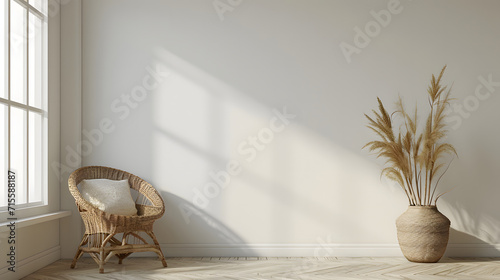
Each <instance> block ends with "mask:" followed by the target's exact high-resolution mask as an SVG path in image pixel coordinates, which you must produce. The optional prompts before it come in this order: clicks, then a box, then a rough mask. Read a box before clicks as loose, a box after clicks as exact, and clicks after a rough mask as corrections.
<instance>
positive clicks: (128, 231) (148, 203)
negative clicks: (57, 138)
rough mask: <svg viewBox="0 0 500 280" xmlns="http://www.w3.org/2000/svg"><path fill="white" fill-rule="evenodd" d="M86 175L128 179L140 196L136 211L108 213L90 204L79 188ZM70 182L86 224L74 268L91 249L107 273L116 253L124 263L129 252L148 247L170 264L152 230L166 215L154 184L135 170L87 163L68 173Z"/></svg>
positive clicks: (144, 250)
mask: <svg viewBox="0 0 500 280" xmlns="http://www.w3.org/2000/svg"><path fill="white" fill-rule="evenodd" d="M84 179H111V180H125V179H128V182H129V185H130V191H131V193H132V194H133V195H136V196H137V199H136V202H135V203H136V208H137V215H134V216H123V215H115V214H109V213H106V212H103V211H101V210H99V209H98V208H96V207H94V206H93V205H91V204H90V203H89V202H87V201H86V200H85V199H84V198H83V197H82V195H81V194H80V191H79V190H78V188H77V186H78V184H79V183H80V182H81V181H82V180H84ZM68 184H69V190H70V192H71V194H72V195H73V197H74V198H75V202H76V205H77V207H78V211H79V212H80V215H81V216H82V219H83V223H84V224H85V234H84V235H83V238H82V242H81V243H80V245H79V246H78V250H77V252H76V255H75V258H74V259H73V262H72V263H71V268H74V267H75V265H76V262H77V261H78V259H79V258H80V257H81V256H82V255H83V253H88V254H90V256H91V257H92V258H93V259H94V260H95V261H96V263H97V264H98V265H99V272H100V273H104V264H105V263H106V262H107V261H108V260H109V259H110V258H111V257H112V256H113V255H114V256H117V257H118V259H119V261H118V263H119V264H121V263H122V260H123V259H125V258H126V257H128V256H129V255H130V254H132V253H135V252H147V251H152V252H155V253H156V254H158V256H159V258H160V260H161V262H162V264H163V266H165V267H166V266H167V262H166V261H165V257H164V256H163V253H162V251H161V248H160V245H159V244H158V240H157V239H156V237H155V235H154V233H153V223H154V222H155V221H156V220H157V219H159V218H160V217H161V216H162V215H163V213H164V212H165V205H164V203H163V199H162V198H161V196H160V194H159V193H158V192H157V191H156V190H155V189H154V188H153V186H151V184H149V183H148V182H146V181H144V180H143V179H141V178H139V177H137V176H135V175H133V174H130V173H127V172H125V171H122V170H118V169H114V168H110V167H103V166H88V167H82V168H80V169H77V170H75V171H74V172H73V173H72V174H71V176H70V177H69V180H68ZM138 201H140V202H138ZM141 232H144V233H146V234H147V235H149V237H151V239H152V240H153V243H151V242H149V243H148V242H147V241H146V238H147V237H146V238H145V237H144V236H141V234H140V233H141ZM148 239H149V238H148Z"/></svg>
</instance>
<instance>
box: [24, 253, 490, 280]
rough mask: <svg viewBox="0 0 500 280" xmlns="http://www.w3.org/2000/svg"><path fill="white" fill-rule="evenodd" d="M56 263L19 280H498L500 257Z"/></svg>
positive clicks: (131, 260) (147, 259) (86, 260)
mask: <svg viewBox="0 0 500 280" xmlns="http://www.w3.org/2000/svg"><path fill="white" fill-rule="evenodd" d="M70 262H71V261H70V260H60V261H57V262H55V263H53V264H51V265H49V266H47V267H45V268H43V269H41V270H39V271H37V272H35V273H33V274H31V275H29V276H27V277H25V278H23V279H47V280H48V279H54V280H55V279H179V280H181V279H252V280H253V279H303V280H314V279H323V280H324V279H422V280H424V279H425V280H433V279H474V280H476V279H500V258H456V259H455V258H447V259H443V260H441V261H440V262H439V263H432V264H417V263H411V262H408V261H407V260H406V259H404V258H244V257H243V258H241V257H240V258H168V259H167V263H168V267H166V268H164V267H162V266H161V263H160V261H158V260H157V259H153V258H129V259H125V260H124V262H123V264H121V265H119V264H118V262H117V260H114V259H113V260H110V261H109V262H108V263H107V264H106V266H105V273H104V274H99V273H98V267H97V265H96V264H95V263H94V261H93V260H92V259H90V258H83V259H80V260H79V261H78V264H77V267H76V268H75V269H70V268H69V266H70Z"/></svg>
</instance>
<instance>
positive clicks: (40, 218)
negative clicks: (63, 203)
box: [0, 211, 71, 233]
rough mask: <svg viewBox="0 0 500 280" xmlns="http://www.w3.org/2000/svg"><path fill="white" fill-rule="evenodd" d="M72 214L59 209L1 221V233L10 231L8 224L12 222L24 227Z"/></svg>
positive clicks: (18, 226) (17, 226)
mask: <svg viewBox="0 0 500 280" xmlns="http://www.w3.org/2000/svg"><path fill="white" fill-rule="evenodd" d="M70 215H71V211H58V212H53V213H49V214H43V215H37V216H33V217H28V218H22V219H17V220H9V221H7V222H3V223H0V233H1V232H6V231H9V230H10V229H9V227H8V225H9V224H10V223H11V222H15V223H16V228H23V227H28V226H32V225H36V224H39V223H43V222H48V221H52V220H57V219H61V218H64V217H68V216H70Z"/></svg>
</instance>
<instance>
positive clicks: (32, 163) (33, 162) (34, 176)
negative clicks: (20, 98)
mask: <svg viewBox="0 0 500 280" xmlns="http://www.w3.org/2000/svg"><path fill="white" fill-rule="evenodd" d="M28 127H29V131H28V135H29V137H28V138H29V140H28V141H29V148H28V151H29V155H28V161H29V165H28V166H29V167H28V170H29V178H28V182H29V183H28V186H29V192H28V194H29V202H37V201H41V200H42V187H43V181H42V152H43V150H42V147H43V146H42V145H43V144H44V143H43V138H42V115H40V114H38V113H34V112H29V123H28Z"/></svg>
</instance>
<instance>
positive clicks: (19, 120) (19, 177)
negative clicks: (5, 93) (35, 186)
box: [10, 106, 27, 204]
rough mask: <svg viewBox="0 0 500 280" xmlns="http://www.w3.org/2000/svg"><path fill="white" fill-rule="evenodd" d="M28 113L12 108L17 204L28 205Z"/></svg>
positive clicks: (11, 150) (12, 154)
mask: <svg viewBox="0 0 500 280" xmlns="http://www.w3.org/2000/svg"><path fill="white" fill-rule="evenodd" d="M26 138H27V137H26V111H25V110H23V109H19V108H16V107H12V106H11V107H10V170H12V171H14V172H16V204H20V203H26V202H27V201H26V177H27V176H26V175H27V174H26Z"/></svg>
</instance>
